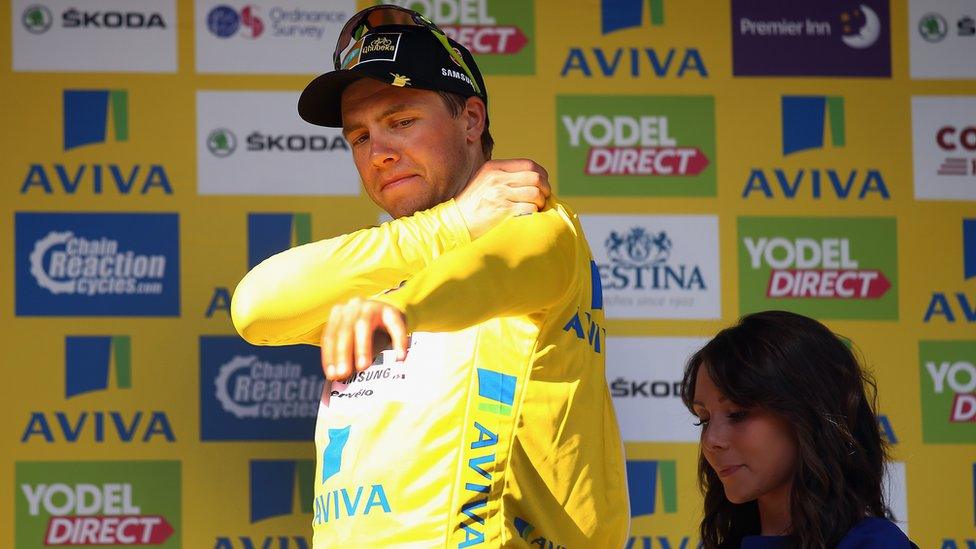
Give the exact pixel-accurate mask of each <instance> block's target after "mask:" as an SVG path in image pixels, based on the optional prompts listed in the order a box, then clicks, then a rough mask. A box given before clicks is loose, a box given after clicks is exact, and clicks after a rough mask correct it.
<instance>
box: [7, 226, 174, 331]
mask: <svg viewBox="0 0 976 549" xmlns="http://www.w3.org/2000/svg"><path fill="white" fill-rule="evenodd" d="M178 223H179V221H178V218H177V215H176V214H163V213H145V214H143V213H131V214H130V213H105V214H74V213H34V212H30V213H27V212H21V213H17V214H16V215H15V226H16V228H15V232H16V254H17V255H16V311H17V315H18V316H177V315H179V312H180V286H179V284H180V282H179V281H180V276H179V269H180V256H179V227H178Z"/></svg>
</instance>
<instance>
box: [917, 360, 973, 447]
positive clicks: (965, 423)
mask: <svg viewBox="0 0 976 549" xmlns="http://www.w3.org/2000/svg"><path fill="white" fill-rule="evenodd" d="M918 355H919V361H920V362H921V364H920V373H919V375H920V377H921V380H920V383H919V385H920V388H921V391H922V439H923V440H924V441H925V442H926V443H947V444H960V443H962V444H974V443H976V341H921V342H919V344H918Z"/></svg>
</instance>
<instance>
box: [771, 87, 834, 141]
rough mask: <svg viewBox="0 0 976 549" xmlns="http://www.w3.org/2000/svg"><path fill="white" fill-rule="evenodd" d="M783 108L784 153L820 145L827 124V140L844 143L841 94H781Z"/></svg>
mask: <svg viewBox="0 0 976 549" xmlns="http://www.w3.org/2000/svg"><path fill="white" fill-rule="evenodd" d="M782 108H783V155H788V154H792V153H795V152H799V151H804V150H807V149H821V148H823V146H824V139H825V136H826V132H827V131H828V126H829V131H830V144H831V145H832V146H833V147H843V146H844V98H843V97H838V96H830V97H828V96H823V95H819V96H804V95H784V96H783V102H782ZM828 122H829V123H828Z"/></svg>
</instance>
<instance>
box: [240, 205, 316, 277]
mask: <svg viewBox="0 0 976 549" xmlns="http://www.w3.org/2000/svg"><path fill="white" fill-rule="evenodd" d="M311 241H312V216H311V214H307V213H253V214H248V216H247V264H248V268H249V269H250V268H253V267H254V266H255V265H257V264H258V263H261V262H262V261H264V260H265V259H267V258H269V257H271V256H273V255H274V254H276V253H278V252H283V251H285V250H287V249H289V248H292V247H294V246H298V245H301V244H308V243H309V242H311Z"/></svg>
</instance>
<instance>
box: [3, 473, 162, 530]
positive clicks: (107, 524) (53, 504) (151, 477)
mask: <svg viewBox="0 0 976 549" xmlns="http://www.w3.org/2000/svg"><path fill="white" fill-rule="evenodd" d="M15 476H16V481H15V482H16V488H15V491H16V495H15V499H16V502H15V513H16V534H15V539H16V546H17V547H19V548H23V549H28V548H33V547H37V548H41V547H51V546H79V545H98V546H106V545H112V546H121V547H142V546H146V545H152V546H155V547H159V548H161V549H173V548H177V547H179V546H180V536H179V534H178V533H177V532H178V531H179V528H180V464H179V462H176V461H100V462H18V463H16V464H15Z"/></svg>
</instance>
